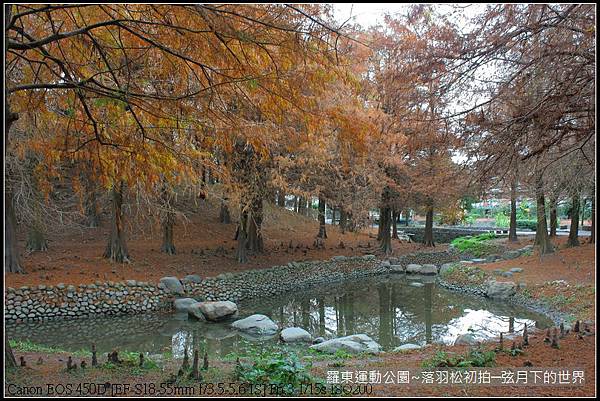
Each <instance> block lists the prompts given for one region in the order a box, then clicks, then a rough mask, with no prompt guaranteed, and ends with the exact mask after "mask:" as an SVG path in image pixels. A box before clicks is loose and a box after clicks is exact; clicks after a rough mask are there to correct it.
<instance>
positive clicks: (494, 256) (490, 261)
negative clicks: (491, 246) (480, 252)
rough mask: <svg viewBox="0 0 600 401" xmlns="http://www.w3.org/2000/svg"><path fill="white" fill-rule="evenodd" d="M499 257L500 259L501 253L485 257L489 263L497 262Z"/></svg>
mask: <svg viewBox="0 0 600 401" xmlns="http://www.w3.org/2000/svg"><path fill="white" fill-rule="evenodd" d="M497 259H500V255H488V256H486V257H485V261H486V262H487V263H492V262H495V261H496V260H497Z"/></svg>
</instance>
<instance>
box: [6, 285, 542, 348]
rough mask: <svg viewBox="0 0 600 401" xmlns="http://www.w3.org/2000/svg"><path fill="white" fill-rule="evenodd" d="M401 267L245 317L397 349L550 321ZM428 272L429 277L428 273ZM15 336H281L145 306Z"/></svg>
mask: <svg viewBox="0 0 600 401" xmlns="http://www.w3.org/2000/svg"><path fill="white" fill-rule="evenodd" d="M411 280H413V281H414V278H410V280H409V279H407V278H406V277H404V276H402V275H391V276H379V277H373V278H369V279H362V280H360V281H358V282H350V283H345V284H341V285H336V286H330V287H327V288H321V289H314V290H310V291H304V292H299V293H290V294H287V295H285V296H278V297H271V298H268V299H262V300H249V301H246V302H241V303H240V304H239V307H240V317H245V316H249V315H251V314H253V313H262V314H265V315H267V316H269V317H271V319H273V320H274V321H275V322H276V323H278V324H279V327H282V328H283V327H291V326H299V327H303V328H305V329H306V330H307V331H309V332H310V333H311V334H312V335H313V336H315V337H316V336H323V337H325V338H333V337H338V336H344V335H349V334H356V333H365V334H367V335H369V336H371V337H372V338H373V339H375V340H376V341H377V342H378V343H380V344H381V345H382V346H383V347H384V349H391V348H394V347H396V346H398V345H402V344H405V343H415V344H425V343H444V344H451V343H452V342H454V340H455V339H456V337H457V336H458V335H460V334H463V333H466V332H469V331H471V332H473V333H474V334H475V336H476V337H480V338H485V337H488V336H495V335H498V333H500V332H504V333H508V332H512V331H515V332H518V331H520V330H522V329H523V325H524V324H525V323H527V325H528V326H530V327H532V326H537V327H541V328H545V327H548V326H549V325H551V323H552V322H551V321H550V320H549V319H548V318H546V317H544V316H543V315H540V314H536V313H533V312H530V311H528V310H526V309H524V308H519V307H515V306H511V305H507V304H503V303H500V302H492V301H489V300H486V299H482V298H475V297H470V296H467V295H462V294H457V293H454V292H450V291H447V290H445V289H443V288H440V287H438V286H436V285H435V283H433V282H425V281H422V282H421V284H423V285H422V286H420V287H419V286H415V284H414V282H413V281H411ZM423 280H425V278H423ZM6 333H7V335H8V336H9V338H12V339H19V340H25V339H27V340H30V341H33V342H36V343H41V344H45V345H49V346H54V347H59V348H62V349H66V350H78V349H82V348H86V349H89V348H90V344H92V343H95V344H96V346H97V348H98V350H99V351H100V352H107V351H110V350H112V349H114V348H118V349H121V350H130V351H136V352H139V351H143V352H147V353H150V354H156V353H161V352H165V351H170V352H172V353H173V355H174V356H176V357H179V356H181V355H182V354H183V350H184V349H185V347H186V346H188V347H189V346H193V345H198V346H200V348H201V349H205V350H206V351H207V352H208V353H209V355H212V356H216V355H225V354H227V353H229V352H231V351H233V350H236V351H239V350H240V348H243V347H245V346H247V344H249V343H250V342H257V341H264V342H267V343H271V344H274V343H276V341H277V339H276V338H270V339H256V338H252V337H248V336H245V335H243V334H241V333H238V332H236V331H234V330H232V329H231V328H229V324H228V323H201V322H194V321H188V320H187V317H186V316H185V315H176V314H159V313H156V314H145V315H138V316H122V317H112V318H97V319H86V320H72V321H53V322H46V323H26V324H19V325H8V326H7V327H6Z"/></svg>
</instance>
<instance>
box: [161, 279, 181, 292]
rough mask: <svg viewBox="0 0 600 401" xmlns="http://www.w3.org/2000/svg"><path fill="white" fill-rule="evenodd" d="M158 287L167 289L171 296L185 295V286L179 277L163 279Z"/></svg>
mask: <svg viewBox="0 0 600 401" xmlns="http://www.w3.org/2000/svg"><path fill="white" fill-rule="evenodd" d="M158 286H159V287H161V288H164V289H166V290H167V291H169V292H170V293H171V294H175V295H184V294H185V291H184V290H183V285H182V284H181V281H179V279H178V278H177V277H163V278H161V279H160V282H159V283H158Z"/></svg>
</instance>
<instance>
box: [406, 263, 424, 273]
mask: <svg viewBox="0 0 600 401" xmlns="http://www.w3.org/2000/svg"><path fill="white" fill-rule="evenodd" d="M422 267H423V266H421V265H417V264H415V263H411V264H409V265H408V266H406V272H407V273H410V274H415V273H420V272H421V268H422Z"/></svg>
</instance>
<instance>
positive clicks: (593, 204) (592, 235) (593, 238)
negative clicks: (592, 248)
mask: <svg viewBox="0 0 600 401" xmlns="http://www.w3.org/2000/svg"><path fill="white" fill-rule="evenodd" d="M591 219H592V227H591V228H592V231H591V233H590V244H593V243H595V242H596V237H595V235H596V233H595V231H594V230H595V229H596V195H592V216H591Z"/></svg>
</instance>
